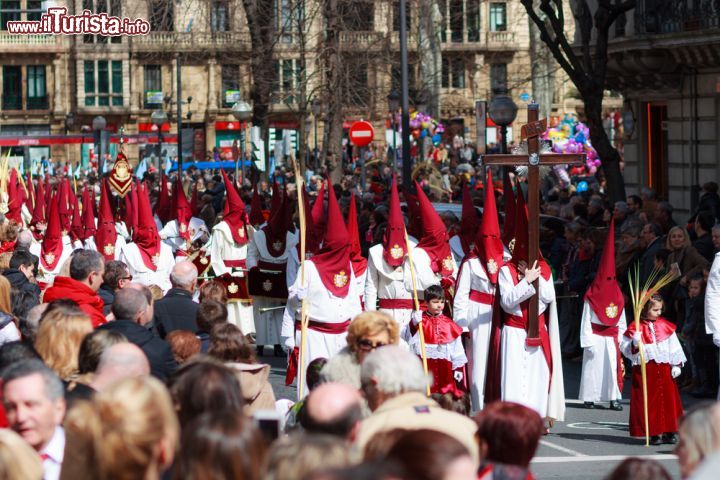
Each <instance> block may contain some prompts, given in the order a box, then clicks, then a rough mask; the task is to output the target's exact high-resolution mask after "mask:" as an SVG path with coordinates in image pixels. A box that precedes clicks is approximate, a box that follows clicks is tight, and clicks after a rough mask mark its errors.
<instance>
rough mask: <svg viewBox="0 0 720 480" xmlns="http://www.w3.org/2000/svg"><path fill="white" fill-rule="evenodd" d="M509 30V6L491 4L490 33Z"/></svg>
mask: <svg viewBox="0 0 720 480" xmlns="http://www.w3.org/2000/svg"><path fill="white" fill-rule="evenodd" d="M505 30H507V6H506V5H505V4H504V3H491V4H490V31H491V32H504V31H505Z"/></svg>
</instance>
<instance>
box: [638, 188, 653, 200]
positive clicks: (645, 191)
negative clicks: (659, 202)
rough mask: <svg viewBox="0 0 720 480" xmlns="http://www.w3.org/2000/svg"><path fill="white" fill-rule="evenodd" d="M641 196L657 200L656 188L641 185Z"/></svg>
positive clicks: (645, 198)
mask: <svg viewBox="0 0 720 480" xmlns="http://www.w3.org/2000/svg"><path fill="white" fill-rule="evenodd" d="M640 197H642V199H643V201H647V200H655V189H654V188H651V187H640Z"/></svg>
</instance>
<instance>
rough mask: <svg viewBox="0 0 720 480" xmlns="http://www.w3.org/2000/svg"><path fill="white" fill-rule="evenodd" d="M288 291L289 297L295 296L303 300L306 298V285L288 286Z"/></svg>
mask: <svg viewBox="0 0 720 480" xmlns="http://www.w3.org/2000/svg"><path fill="white" fill-rule="evenodd" d="M288 293H289V296H290V297H296V298H297V299H298V300H300V301H303V300H305V299H306V298H307V287H290V291H289V292H288Z"/></svg>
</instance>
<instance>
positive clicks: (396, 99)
mask: <svg viewBox="0 0 720 480" xmlns="http://www.w3.org/2000/svg"><path fill="white" fill-rule="evenodd" d="M387 101H388V107H389V108H390V125H391V126H392V132H393V133H392V149H393V164H392V167H393V168H395V164H396V163H397V134H396V132H397V125H396V124H395V114H396V113H397V109H398V108H399V107H400V94H399V93H398V92H397V91H396V90H393V91H392V92H390V94H389V95H388V96H387Z"/></svg>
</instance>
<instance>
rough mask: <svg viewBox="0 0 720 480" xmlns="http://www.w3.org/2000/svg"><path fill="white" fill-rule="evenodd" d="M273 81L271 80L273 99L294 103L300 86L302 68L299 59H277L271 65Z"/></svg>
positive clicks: (279, 101)
mask: <svg viewBox="0 0 720 480" xmlns="http://www.w3.org/2000/svg"><path fill="white" fill-rule="evenodd" d="M273 71H274V75H275V76H274V81H273V82H272V88H273V93H275V95H274V98H273V101H274V102H275V103H287V104H290V103H295V102H296V101H297V99H296V95H298V93H299V92H298V90H299V88H300V81H301V78H302V68H301V66H300V61H299V60H294V59H291V60H278V61H276V62H275V64H274V65H273Z"/></svg>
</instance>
